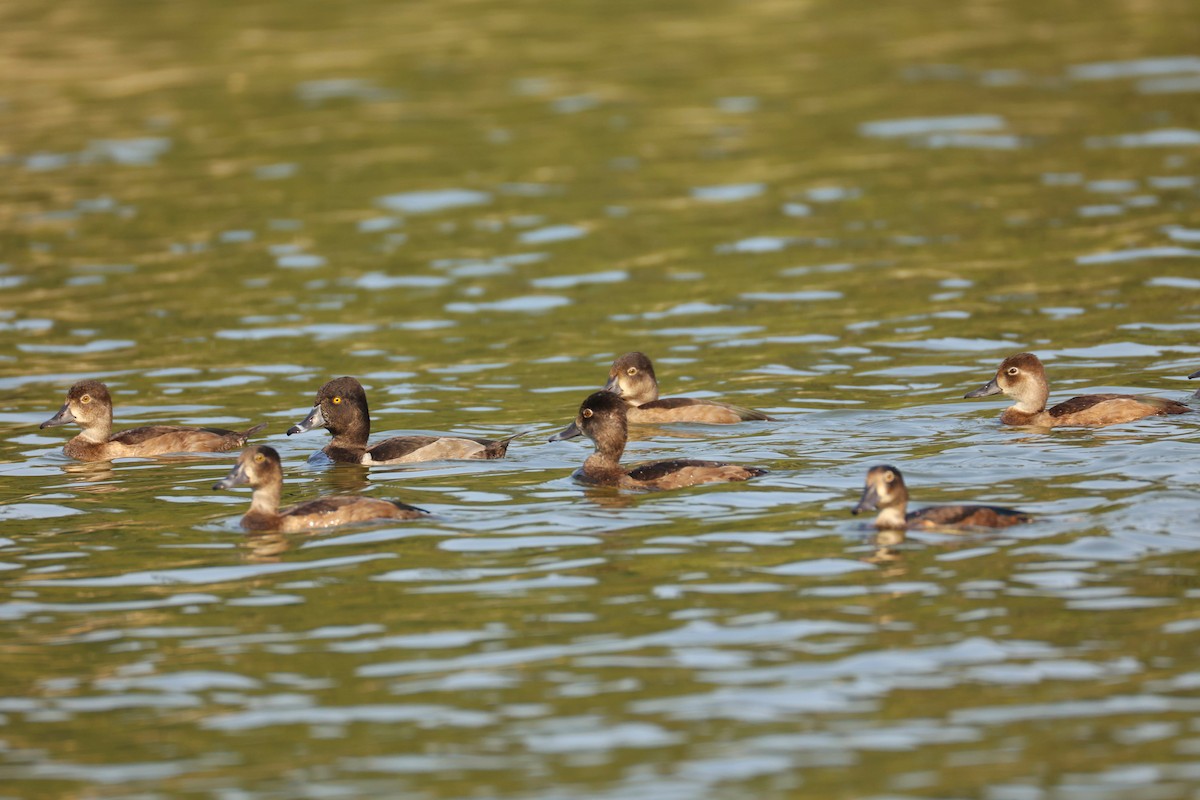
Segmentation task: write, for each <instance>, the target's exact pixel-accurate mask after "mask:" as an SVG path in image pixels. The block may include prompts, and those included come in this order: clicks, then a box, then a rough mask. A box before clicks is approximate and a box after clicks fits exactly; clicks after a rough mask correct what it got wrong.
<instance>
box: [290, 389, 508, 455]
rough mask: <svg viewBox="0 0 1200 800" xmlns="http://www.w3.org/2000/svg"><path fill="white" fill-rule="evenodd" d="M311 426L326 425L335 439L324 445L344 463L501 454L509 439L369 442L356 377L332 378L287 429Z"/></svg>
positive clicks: (302, 430)
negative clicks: (299, 420)
mask: <svg viewBox="0 0 1200 800" xmlns="http://www.w3.org/2000/svg"><path fill="white" fill-rule="evenodd" d="M313 428H326V429H328V430H329V432H330V433H331V434H333V441H331V442H330V443H329V444H327V445H325V447H324V449H323V450H322V452H323V453H325V455H327V456H329V457H330V458H331V459H333V460H334V461H337V462H339V463H346V464H366V465H371V464H405V463H410V462H414V461H437V460H440V459H452V458H502V457H503V456H504V454H505V453H506V452H507V451H508V443H509V442H510V441H512V439H513V437H511V436H510V437H508V438H507V439H499V440H496V439H471V438H467V437H464V436H395V437H393V438H391V439H384V440H383V441H382V442H379V443H378V444H375V445H373V446H372V447H369V448H368V447H367V439H368V437H369V436H370V435H371V414H370V412H369V410H368V409H367V392H366V390H365V389H363V387H362V384H361V383H359V382H358V380H357V379H355V378H351V377H348V376H347V377H342V378H334V379H333V380H331V381H329V382H328V383H326V384H325V385H324V386H322V387H321V388H320V389H319V390H318V391H317V399H316V402H314V403H313V409H312V411H311V412H309V415H308V416H307V417H305V418H304V420H303V421H301V422H299V423H297V424H296V425H293V426H292V427H291V428H289V429H288V432H287V433H288V436H291V435H292V434H294V433H305V432H307V431H310V430H312V429H313Z"/></svg>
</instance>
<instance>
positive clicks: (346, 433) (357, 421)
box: [329, 410, 371, 455]
mask: <svg viewBox="0 0 1200 800" xmlns="http://www.w3.org/2000/svg"><path fill="white" fill-rule="evenodd" d="M329 432H330V433H331V434H333V441H332V442H330V443H329V449H333V450H357V451H358V452H359V454H360V455H361V454H362V453H363V452H365V451H366V449H367V439H369V438H371V418H370V417H368V416H367V415H366V413H365V410H364V413H363V414H362V416H361V417H356V418H354V419H351V420H348V421H347V422H346V425H345V426H344V427H338V428H336V429H335V428H330V429H329Z"/></svg>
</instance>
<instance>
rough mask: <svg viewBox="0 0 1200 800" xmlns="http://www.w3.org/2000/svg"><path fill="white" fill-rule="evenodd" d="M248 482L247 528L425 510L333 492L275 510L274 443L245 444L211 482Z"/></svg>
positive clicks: (278, 487) (278, 476) (328, 523)
mask: <svg viewBox="0 0 1200 800" xmlns="http://www.w3.org/2000/svg"><path fill="white" fill-rule="evenodd" d="M243 485H249V486H250V487H251V488H252V489H254V495H253V497H252V498H251V500H250V510H249V511H247V512H246V516H244V517H242V527H243V528H245V529H246V530H248V531H284V532H293V531H307V530H312V529H313V528H330V527H333V526H335V525H346V524H349V523H351V522H370V521H372V520H380V519H416V518H417V517H420V516H422V515H423V514H424V513H425V512H424V511H423V510H421V509H419V508H416V507H415V506H410V505H406V504H404V503H398V502H396V501H394V500H380V499H378V498H375V497H356V496H353V495H334V496H332V497H322V498H319V499H317V500H309V501H307V502H305V503H299V504H297V505H294V506H289V507H288V508H285V509H284V510H283V511H280V510H279V495H280V494H281V493H282V492H283V467H282V465H281V464H280V463H279V453H278V452H276V451H275V448H274V447H267V446H266V445H258V446H256V447H247V448H246V449H245V450H243V451H242V454H241V455H240V456H238V460H237V464H235V465H234V467H233V469H231V470H229V474H228V475H226V476H225V477H224V478H222V479H221V480H219V481H217V482H216V483H214V484H213V488H214V489H232V488H233V487H235V486H243Z"/></svg>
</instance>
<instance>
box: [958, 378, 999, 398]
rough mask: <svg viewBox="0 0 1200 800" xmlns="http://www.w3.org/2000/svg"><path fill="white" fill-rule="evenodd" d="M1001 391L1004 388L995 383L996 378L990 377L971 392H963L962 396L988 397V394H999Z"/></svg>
mask: <svg viewBox="0 0 1200 800" xmlns="http://www.w3.org/2000/svg"><path fill="white" fill-rule="evenodd" d="M1002 391H1004V390H1003V389H1001V388H1000V384H998V383H996V379H995V378H992V379H991V380H990V381H988V382H987V383H985V384H984V385H983V386H980V387H979V388H978V389H976V390H975V391H973V392H967V393H966V394H964V395H963V397H964V398H968V397H988V396H990V395H993V394H1000V393H1001V392H1002Z"/></svg>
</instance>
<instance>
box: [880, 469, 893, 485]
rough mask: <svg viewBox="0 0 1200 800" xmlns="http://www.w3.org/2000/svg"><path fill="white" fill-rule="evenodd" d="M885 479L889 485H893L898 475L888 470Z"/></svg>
mask: <svg viewBox="0 0 1200 800" xmlns="http://www.w3.org/2000/svg"><path fill="white" fill-rule="evenodd" d="M883 479H884V480H885V481H887V482H888V483H891V482H892V481H894V480H896V473H894V472H892V471H891V470H888V471H887V472H885V473H883Z"/></svg>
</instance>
